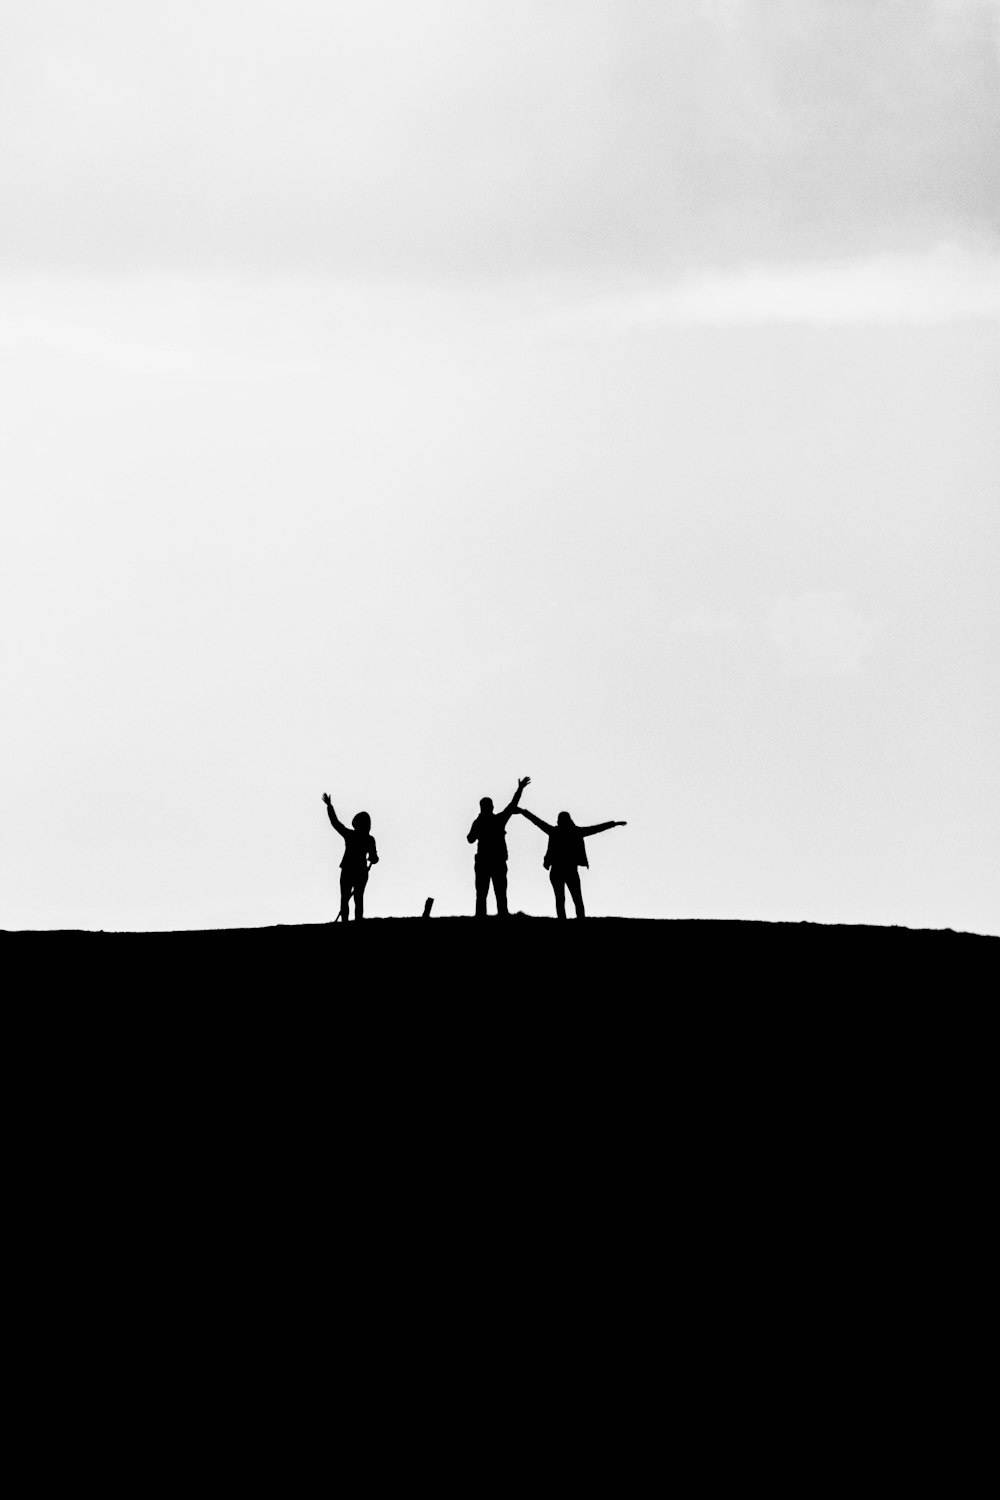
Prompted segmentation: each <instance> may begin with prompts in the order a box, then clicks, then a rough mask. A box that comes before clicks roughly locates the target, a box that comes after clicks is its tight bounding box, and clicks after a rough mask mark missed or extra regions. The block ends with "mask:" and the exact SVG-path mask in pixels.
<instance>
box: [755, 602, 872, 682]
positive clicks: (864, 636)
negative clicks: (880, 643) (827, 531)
mask: <svg viewBox="0 0 1000 1500" xmlns="http://www.w3.org/2000/svg"><path fill="white" fill-rule="evenodd" d="M877 629H878V623H877V622H876V621H874V620H872V619H869V618H867V617H866V616H865V615H864V614H863V613H862V611H861V610H859V609H858V608H857V607H856V606H855V605H854V604H852V602H851V601H850V599H849V598H848V597H847V595H845V594H842V593H838V592H836V591H834V590H822V591H818V592H816V593H808V594H797V595H795V596H793V597H790V598H783V599H777V600H775V601H774V603H773V604H772V605H771V607H770V609H769V610H768V613H767V618H766V621H765V625H764V633H765V636H766V638H767V640H768V641H769V642H770V644H771V646H772V647H773V648H774V650H775V651H776V652H777V654H778V659H779V661H780V663H781V667H782V670H783V671H784V672H785V673H786V674H787V675H788V676H790V677H825V676H840V675H843V674H845V673H852V672H859V671H860V670H861V668H862V667H863V666H864V664H865V661H866V660H867V658H868V655H869V653H870V651H871V648H872V643H873V641H874V638H875V635H876V632H877Z"/></svg>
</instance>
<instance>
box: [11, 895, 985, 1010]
mask: <svg viewBox="0 0 1000 1500" xmlns="http://www.w3.org/2000/svg"><path fill="white" fill-rule="evenodd" d="M0 955H2V957H4V958H5V959H6V960H7V964H8V965H11V966H14V965H17V963H18V961H20V964H21V967H22V971H25V967H24V966H27V972H32V973H35V974H43V975H44V976H45V979H46V990H47V991H48V992H50V993H55V994H62V995H65V996H73V997H75V999H76V1002H77V1003H80V1002H82V1001H83V999H84V997H85V995H87V994H88V992H90V991H92V990H94V987H95V986H96V993H98V994H102V995H104V996H108V995H112V994H113V995H115V996H117V997H119V998H125V999H128V1000H129V1001H130V1002H133V1003H134V1004H136V1005H142V1004H144V1003H146V1002H148V1001H151V1000H153V999H154V998H156V997H157V996H161V995H162V994H164V993H167V994H169V995H170V996H171V997H172V1003H174V1004H175V1005H177V1006H178V1007H180V1008H183V1007H185V1006H189V1005H190V1004H191V1003H193V1002H195V1001H197V1002H198V1003H199V1004H202V1005H206V1004H207V1005H218V1004H220V1003H223V1002H228V1001H233V1000H237V999H238V1000H240V1001H241V1002H246V1001H250V1000H253V1001H255V1002H263V1003H264V1004H266V1005H273V1006H280V1007H281V1008H282V1009H284V1008H286V1007H288V1006H289V1005H297V1006H299V1005H303V1004H305V1003H308V1004H316V1003H322V1004H324V1005H337V1006H348V1007H350V1008H351V1009H352V1010H357V1009H358V1008H359V1007H361V1006H363V1005H364V1004H367V1003H370V1002H377V1003H378V1005H379V1006H380V1007H381V1008H383V1011H384V1009H385V1008H386V1007H388V1008H391V1009H393V1010H395V1009H396V1008H397V1007H399V1006H405V1007H407V1008H411V1007H414V1006H417V1007H420V1008H421V1009H426V1007H427V1006H428V1003H430V1002H433V1001H438V1000H442V999H444V1000H458V1001H461V1002H462V1003H463V1005H465V1006H466V1007H467V1008H468V1009H469V1011H470V1013H474V1012H475V1010H476V1007H477V1006H482V1005H484V1004H494V1005H495V1004H496V1003H497V1002H498V1001H499V1002H502V1004H503V1005H504V1006H507V1007H509V1010H510V1012H511V1014H515V1013H518V1012H519V1011H520V1010H521V1009H522V1008H523V1007H524V1006H525V1004H526V1002H529V1001H530V1002H531V1003H532V1004H533V1005H536V1006H537V1005H538V1003H539V1002H543V1003H544V1004H545V1005H547V1006H550V1007H557V1008H560V1009H562V1008H565V1007H570V1008H572V1009H579V1008H580V1007H584V1006H585V1007H588V1008H591V1009H593V1008H594V1007H595V1006H596V1007H597V1008H598V1009H601V1010H604V1011H606V1012H607V1013H608V1014H609V1015H613V1016H616V1017H620V1016H622V1015H623V1014H625V1013H627V1012H629V1011H632V1012H634V1013H635V1014H637V1015H639V1014H641V1015H644V1016H648V1015H650V1014H653V1013H660V1014H664V1015H667V1014H670V1013H673V1012H676V1011H677V1010H678V1008H681V1009H683V1010H684V1011H685V1012H687V1013H693V1012H698V1013H706V1014H707V1012H708V1010H709V1009H711V1008H716V1007H722V1008H723V1009H724V1010H725V1011H726V1012H729V1011H731V1010H732V1009H733V1008H734V1007H739V1008H747V1007H753V1008H754V1009H755V1010H757V1011H760V1010H761V1008H762V1007H763V1008H765V1009H766V1008H767V1007H768V1006H770V1005H772V1004H773V1003H774V1002H776V1001H782V1002H791V1003H792V1004H793V1005H794V1007H795V1009H796V1011H797V1012H799V1013H801V1014H803V1015H807V1014H810V1013H812V1012H814V1011H815V1010H816V1007H817V1006H819V1005H828V1004H829V1003H830V1002H831V1001H833V1002H835V1004H836V1005H837V1006H838V1007H839V1008H840V1009H841V1010H842V1011H843V1012H845V1013H847V1012H850V1011H851V1010H852V1009H855V1008H856V1007H858V1006H859V1005H865V1006H868V1007H872V1008H878V1007H885V1006H890V1007H894V1006H898V1005H903V1004H906V1003H907V1002H908V1001H911V1000H913V999H915V998H917V997H918V996H923V997H926V996H930V997H933V998H934V999H935V1001H936V1002H937V1003H942V1004H943V1003H948V1004H952V1003H955V1002H960V1001H963V1000H965V999H974V998H975V996H976V995H977V994H978V993H979V992H980V987H981V978H980V975H981V973H982V970H983V967H984V960H985V961H986V964H987V965H988V964H989V961H990V959H993V960H994V966H995V962H996V959H997V957H998V956H1000V939H998V938H994V937H987V936H980V935H977V934H968V933H955V932H952V931H951V930H948V929H945V930H943V931H935V930H923V931H916V930H912V929H909V928H898V927H890V928H884V927H837V926H823V925H818V924H813V923H807V922H802V923H787V924H779V923H766V922H715V921H652V920H640V919H627V918H616V917H604V918H601V917H597V918H594V917H591V918H588V919H587V921H586V922H580V923H572V922H571V923H565V922H563V923H560V922H558V921H557V920H556V919H554V918H544V917H524V916H512V917H511V918H510V920H509V921H507V922H498V921H496V920H495V919H494V920H490V921H487V922H482V921H479V922H477V921H475V920H474V919H473V918H468V917H435V918H432V919H431V920H429V921H428V920H424V919H423V918H421V917H420V916H415V917H405V918H396V917H389V918H378V917H370V918H368V919H367V920H366V921H365V922H364V923H362V924H359V925H357V926H354V925H353V924H351V925H349V926H347V927H344V926H341V925H340V924H336V925H334V924H329V923H327V924H322V925H311V926H299V927H292V926H279V927H263V928H243V929H221V930H218V931H208V932H173V933H102V932H97V933H91V932H15V933H0ZM52 986H54V989H53V988H52Z"/></svg>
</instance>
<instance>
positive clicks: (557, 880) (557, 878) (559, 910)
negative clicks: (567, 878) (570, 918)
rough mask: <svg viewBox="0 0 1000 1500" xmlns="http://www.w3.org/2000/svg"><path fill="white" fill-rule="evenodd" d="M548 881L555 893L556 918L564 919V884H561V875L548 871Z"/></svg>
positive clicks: (557, 872)
mask: <svg viewBox="0 0 1000 1500" xmlns="http://www.w3.org/2000/svg"><path fill="white" fill-rule="evenodd" d="M549 879H550V880H551V882H552V889H553V890H554V891H555V895H556V916H557V917H565V915H566V887H565V884H564V882H563V877H562V874H561V873H560V871H558V870H550V871H549Z"/></svg>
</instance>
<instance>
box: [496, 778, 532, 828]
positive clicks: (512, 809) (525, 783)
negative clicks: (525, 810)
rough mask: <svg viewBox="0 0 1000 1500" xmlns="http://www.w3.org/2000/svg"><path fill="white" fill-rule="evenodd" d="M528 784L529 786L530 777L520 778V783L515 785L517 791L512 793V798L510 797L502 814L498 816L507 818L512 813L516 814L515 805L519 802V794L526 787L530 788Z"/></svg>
mask: <svg viewBox="0 0 1000 1500" xmlns="http://www.w3.org/2000/svg"><path fill="white" fill-rule="evenodd" d="M530 784H531V777H530V776H522V777H521V779H520V781H519V782H518V783H517V791H516V792H515V793H514V795H513V797H511V799H510V801H509V802H508V803H507V806H506V807H505V808H504V810H503V812H502V813H501V814H500V816H501V818H509V817H510V815H511V813H512V812H516V811H517V804H518V803H519V802H520V800H521V793H522V792H523V791H524V789H525V787H526V786H530Z"/></svg>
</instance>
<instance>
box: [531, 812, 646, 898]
mask: <svg viewBox="0 0 1000 1500" xmlns="http://www.w3.org/2000/svg"><path fill="white" fill-rule="evenodd" d="M514 810H515V812H519V813H520V814H521V817H522V818H527V819H528V820H529V822H531V823H534V825H535V827H536V828H540V829H541V830H542V832H543V833H547V834H548V836H549V843H548V848H547V849H546V851H545V859H544V860H543V864H544V866H545V868H546V869H547V870H548V872H549V879H550V880H551V882H552V889H553V891H554V892H555V897H556V916H557V917H565V915H566V887H567V886H569V893H570V895H571V896H572V897H573V905H574V906H575V907H576V914H577V916H578V917H585V916H586V915H587V914H586V912H585V911H584V909H583V892H582V890H581V889H580V867H581V866H583V867H585V868H587V869H589V868H590V866H589V864H588V861H587V850H586V848H585V847H584V842H583V841H584V839H587V838H590V836H591V834H594V833H604V832H605V831H606V830H607V829H608V828H624V827H625V826H626V825H625V823H624V822H622V821H621V820H618V821H616V822H613V823H592V824H591V825H590V827H589V828H578V827H577V825H576V824H575V823H574V822H573V819H572V818H571V817H570V815H569V813H568V812H561V813H560V814H559V817H558V818H557V819H556V822H555V825H554V826H553V824H551V823H545V822H543V820H542V819H541V818H536V817H535V814H534V813H533V812H529V811H528V809H527V808H526V807H518V808H515V809H514Z"/></svg>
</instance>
